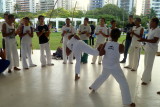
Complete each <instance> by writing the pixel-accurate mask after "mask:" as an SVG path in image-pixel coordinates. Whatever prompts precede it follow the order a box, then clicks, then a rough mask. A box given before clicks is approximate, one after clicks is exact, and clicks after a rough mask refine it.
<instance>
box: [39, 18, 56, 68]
mask: <svg viewBox="0 0 160 107" xmlns="http://www.w3.org/2000/svg"><path fill="white" fill-rule="evenodd" d="M38 21H39V26H38V28H37V30H38V32H37V36H38V37H39V44H40V61H41V65H42V67H46V65H48V66H53V65H54V64H53V63H51V59H52V56H51V50H50V46H49V39H48V38H49V35H50V30H49V28H48V26H47V25H45V23H44V16H42V15H40V16H38ZM44 51H46V56H45V54H44Z"/></svg>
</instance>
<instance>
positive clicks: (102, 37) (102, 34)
mask: <svg viewBox="0 0 160 107" xmlns="http://www.w3.org/2000/svg"><path fill="white" fill-rule="evenodd" d="M95 34H96V36H97V40H96V44H95V48H98V47H99V45H100V44H104V43H105V42H106V38H107V37H108V33H107V27H106V25H105V18H101V19H100V25H98V26H97V27H96V30H95ZM96 60H97V56H93V58H92V63H91V64H95V62H96ZM101 62H102V56H99V60H98V64H99V65H101Z"/></svg>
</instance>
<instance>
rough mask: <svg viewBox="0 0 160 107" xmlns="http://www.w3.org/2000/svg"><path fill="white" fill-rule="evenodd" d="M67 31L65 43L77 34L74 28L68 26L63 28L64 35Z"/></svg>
mask: <svg viewBox="0 0 160 107" xmlns="http://www.w3.org/2000/svg"><path fill="white" fill-rule="evenodd" d="M63 31H66V32H67V33H66V34H64V36H63V41H68V36H70V35H72V34H75V33H76V29H75V28H74V27H73V26H70V27H67V26H66V25H65V26H63V27H62V33H63Z"/></svg>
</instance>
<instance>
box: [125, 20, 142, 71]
mask: <svg viewBox="0 0 160 107" xmlns="http://www.w3.org/2000/svg"><path fill="white" fill-rule="evenodd" d="M140 23H141V19H140V18H136V20H135V25H136V26H133V28H132V31H131V37H132V42H131V47H130V52H129V65H128V66H126V67H124V68H128V69H131V71H136V70H137V68H138V65H139V59H140V53H141V43H140V42H138V40H139V39H141V38H142V36H143V33H144V29H143V27H142V26H141V25H140Z"/></svg>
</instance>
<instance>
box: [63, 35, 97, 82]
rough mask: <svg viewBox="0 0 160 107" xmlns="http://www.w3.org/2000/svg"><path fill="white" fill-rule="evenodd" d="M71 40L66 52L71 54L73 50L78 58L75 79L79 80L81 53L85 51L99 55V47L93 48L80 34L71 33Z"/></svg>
mask: <svg viewBox="0 0 160 107" xmlns="http://www.w3.org/2000/svg"><path fill="white" fill-rule="evenodd" d="M69 39H70V40H69V41H68V43H67V49H66V53H67V55H70V53H71V52H73V54H74V56H75V58H76V65H75V80H78V79H79V78H80V77H79V74H80V65H81V54H82V52H85V53H87V54H91V55H99V51H98V50H97V49H93V48H91V47H90V46H89V45H87V44H86V43H85V42H84V41H82V40H80V38H79V37H78V36H76V35H75V36H74V35H71V36H70V37H69Z"/></svg>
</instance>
